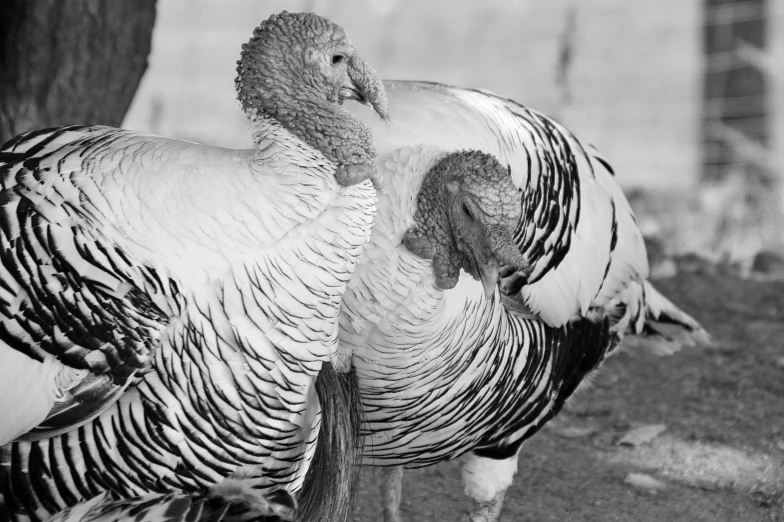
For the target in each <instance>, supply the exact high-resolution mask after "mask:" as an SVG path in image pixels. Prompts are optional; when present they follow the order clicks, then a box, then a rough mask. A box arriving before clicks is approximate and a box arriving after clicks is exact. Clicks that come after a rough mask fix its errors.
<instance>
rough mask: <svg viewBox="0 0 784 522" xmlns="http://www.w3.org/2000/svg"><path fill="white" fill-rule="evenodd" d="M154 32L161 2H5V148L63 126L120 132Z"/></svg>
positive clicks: (1, 81) (0, 109)
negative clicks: (117, 129)
mask: <svg viewBox="0 0 784 522" xmlns="http://www.w3.org/2000/svg"><path fill="white" fill-rule="evenodd" d="M154 25H155V0H2V2H0V143H4V142H5V141H6V140H8V139H10V138H12V137H14V136H16V135H17V134H20V133H22V132H26V131H30V130H34V129H41V128H46V127H54V126H58V125H70V124H88V125H89V124H102V125H111V126H115V127H116V126H119V125H121V124H122V120H123V117H124V116H125V113H126V112H127V111H128V107H130V105H131V100H132V99H133V95H134V94H135V93H136V89H137V88H138V87H139V82H140V81H141V78H142V75H143V74H144V71H145V70H146V69H147V56H148V55H149V53H150V46H151V41H152V29H153V26H154Z"/></svg>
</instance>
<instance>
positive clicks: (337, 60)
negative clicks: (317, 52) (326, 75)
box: [332, 54, 345, 65]
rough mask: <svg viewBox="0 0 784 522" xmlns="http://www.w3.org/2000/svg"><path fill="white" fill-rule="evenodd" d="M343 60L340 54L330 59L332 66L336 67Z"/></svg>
mask: <svg viewBox="0 0 784 522" xmlns="http://www.w3.org/2000/svg"><path fill="white" fill-rule="evenodd" d="M344 58H345V56H343V55H342V54H336V55H335V56H333V57H332V65H337V64H339V63H341V62H342V61H343V59H344Z"/></svg>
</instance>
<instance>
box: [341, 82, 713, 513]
mask: <svg viewBox="0 0 784 522" xmlns="http://www.w3.org/2000/svg"><path fill="white" fill-rule="evenodd" d="M385 85H386V89H387V95H388V99H389V104H390V112H391V113H392V114H394V122H393V123H392V124H391V125H381V124H378V123H377V122H376V121H375V120H373V119H371V118H368V117H367V116H366V115H364V114H361V113H360V111H356V114H357V115H358V116H359V117H360V118H362V119H363V121H365V123H366V124H367V125H368V126H369V127H370V128H372V129H373V131H374V134H375V139H376V149H377V151H378V160H377V165H378V167H379V170H380V173H381V175H382V176H383V179H384V187H383V188H382V189H380V190H379V191H378V195H379V202H378V213H377V215H376V218H375V221H374V225H373V232H372V235H371V239H370V243H369V244H368V246H367V247H366V249H365V252H364V254H363V256H362V259H361V261H360V266H359V268H358V269H357V271H356V272H355V274H354V276H353V277H352V279H351V282H350V283H349V285H348V289H347V291H346V294H345V295H344V303H343V314H342V316H341V323H340V324H341V333H340V337H341V350H343V351H344V352H345V353H353V354H354V358H353V362H354V366H355V368H356V372H357V375H358V379H359V386H360V393H361V396H362V403H363V412H364V414H365V420H366V437H365V453H364V462H365V463H366V464H370V465H376V466H387V467H389V466H392V468H391V469H390V471H388V472H387V475H386V478H385V480H384V488H385V491H384V495H383V496H384V499H385V506H384V516H385V520H386V521H387V522H397V521H399V520H400V515H399V511H398V507H399V501H400V496H399V495H400V480H401V477H402V474H401V473H400V471H399V468H397V467H396V466H405V467H419V466H427V465H431V464H434V463H436V462H439V461H442V460H446V459H452V458H456V457H458V456H460V455H463V454H465V453H467V452H472V455H471V457H470V458H469V459H468V461H467V463H466V465H465V466H464V472H463V474H464V482H465V485H466V492H467V493H468V494H469V496H471V497H472V498H473V500H474V501H475V505H474V508H473V509H472V512H471V514H470V519H471V520H487V521H492V520H496V519H497V517H498V514H499V513H500V509H501V506H502V502H503V495H504V492H505V490H506V488H507V487H508V486H509V485H510V484H511V481H512V477H513V475H514V473H515V471H516V467H517V465H516V458H517V452H518V451H519V448H520V446H521V444H522V443H523V441H524V440H525V439H527V438H528V437H530V436H532V435H533V434H534V433H535V432H536V431H538V430H539V429H540V428H541V427H542V426H543V425H544V424H545V423H546V422H547V421H548V420H549V419H550V418H552V417H553V416H554V415H555V414H557V413H558V411H559V410H560V409H561V408H562V406H563V404H564V403H565V401H566V399H567V398H568V397H569V396H571V395H572V394H573V393H574V392H575V390H576V389H577V388H578V387H579V385H580V383H581V382H583V380H584V379H585V378H586V377H587V376H588V375H590V373H591V372H593V371H594V370H595V369H596V368H597V367H598V366H599V365H600V364H601V362H602V361H603V360H604V358H605V357H606V356H607V354H608V353H610V352H611V351H612V350H613V349H615V347H616V346H617V345H618V343H619V342H620V341H621V340H622V338H623V336H624V335H625V334H645V335H649V334H651V335H653V336H654V337H656V338H657V342H659V343H660V344H664V345H667V346H670V347H673V345H677V344H679V343H693V342H695V341H697V340H703V339H705V338H706V337H707V336H706V334H705V332H704V331H703V330H702V329H701V328H700V326H699V325H698V324H697V323H696V322H695V321H694V320H693V319H692V318H690V317H689V316H688V315H686V314H685V313H683V312H682V311H680V310H679V309H678V308H677V307H676V306H675V305H673V304H672V303H671V302H669V301H668V300H667V299H666V298H664V297H663V296H662V295H661V294H659V293H658V292H657V291H656V290H655V289H654V288H653V287H652V286H651V285H650V283H648V282H647V281H645V278H646V277H647V275H648V264H647V260H646V253H645V246H644V243H643V240H642V236H641V234H640V231H639V229H638V227H637V223H636V220H635V218H634V216H633V214H632V212H631V209H630V208H629V205H628V203H627V201H626V199H625V197H624V196H623V193H622V191H621V189H620V187H619V186H618V184H617V183H616V180H615V178H614V175H613V173H612V171H611V169H610V167H609V164H608V163H607V162H606V160H604V159H603V158H602V157H601V156H600V155H599V154H598V153H597V152H596V151H595V150H594V149H592V148H590V147H587V146H584V145H582V144H581V143H580V142H579V141H578V140H577V138H575V137H574V136H573V135H572V134H571V133H570V132H569V131H568V130H566V129H565V128H564V127H562V126H561V125H559V124H558V123H557V122H555V121H554V120H552V119H550V118H548V117H546V116H544V115H542V114H540V113H537V112H535V111H531V110H529V109H526V108H524V107H522V106H520V105H519V104H517V103H515V102H513V101H511V100H507V99H504V98H501V97H499V96H496V95H494V94H492V93H489V92H484V91H474V90H467V89H460V88H455V87H449V86H444V85H439V84H433V83H425V82H404V81H388V82H385ZM659 322H664V323H672V324H673V325H675V326H676V327H677V330H679V331H680V332H679V336H678V337H677V338H666V339H664V338H661V337H660V336H657V335H656V333H657V332H656V327H657V323H659ZM673 348H674V347H673Z"/></svg>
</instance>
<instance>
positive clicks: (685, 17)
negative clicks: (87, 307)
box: [124, 0, 784, 271]
mask: <svg viewBox="0 0 784 522" xmlns="http://www.w3.org/2000/svg"><path fill="white" fill-rule="evenodd" d="M283 9H287V10H290V11H315V12H318V13H320V14H322V15H325V16H327V17H329V18H331V19H332V20H334V21H336V22H337V23H338V24H340V25H342V26H343V27H344V29H345V30H346V31H347V33H348V34H349V35H350V37H351V38H352V41H353V42H354V44H355V46H356V47H357V49H359V50H360V52H361V54H362V55H363V57H365V58H366V59H367V60H368V61H369V62H370V63H371V64H373V66H374V67H375V68H376V70H377V71H378V72H379V73H380V74H381V76H382V77H383V78H389V79H419V80H431V81H439V82H445V83H450V84H455V85H460V86H466V87H482V88H486V89H490V90H493V91H495V92H497V93H500V94H502V95H505V96H508V97H511V98H513V99H515V100H517V101H518V102H521V103H523V104H525V105H527V106H529V107H532V108H535V109H538V110H541V111H543V112H545V113H548V114H550V115H552V116H555V117H556V118H558V119H559V120H560V121H561V122H562V123H564V124H566V125H567V126H568V127H569V128H571V129H572V130H573V131H574V132H575V133H576V134H577V136H578V137H579V138H580V139H581V140H583V141H587V142H589V143H593V144H594V145H596V146H597V147H598V148H599V149H600V150H601V151H603V152H604V153H605V154H606V155H607V156H608V158H609V159H610V160H611V161H612V163H613V165H614V166H615V168H616V172H617V175H618V178H619V181H620V182H621V183H622V185H623V186H624V188H625V189H626V190H627V194H629V196H630V198H631V199H632V201H633V204H634V206H635V207H636V210H637V214H638V217H639V218H640V219H641V221H642V224H643V227H644V229H645V232H646V234H647V235H648V236H649V237H650V238H651V239H652V240H653V241H654V242H658V243H659V244H658V245H655V246H653V250H656V249H657V248H658V249H660V250H661V251H662V253H663V255H666V256H670V255H676V254H683V253H686V252H697V253H699V254H700V255H702V256H704V257H707V258H710V259H711V260H713V261H719V262H722V263H725V264H726V263H729V264H734V265H735V266H737V267H739V268H740V269H741V270H745V271H748V270H750V269H751V266H752V264H753V263H754V257H755V255H756V254H757V253H758V252H759V251H760V250H769V251H772V252H780V251H781V245H782V238H783V236H782V231H781V228H782V227H781V225H782V223H784V221H782V218H781V216H782V215H781V203H782V198H783V197H784V189H783V188H782V183H781V178H782V176H784V169H782V165H784V0H658V1H657V2H651V1H648V0H626V1H623V2H619V1H613V0H579V1H577V0H550V1H547V2H537V1H533V0H518V1H509V0H484V1H482V2H449V1H446V0H289V1H282V0H269V1H264V2H260V1H258V0H222V1H217V0H158V2H157V20H156V25H155V29H154V31H153V41H152V53H151V55H150V58H149V62H150V65H149V69H148V70H147V73H146V74H145V76H144V77H143V79H142V83H141V86H140V88H139V90H138V92H137V94H136V97H135V98H134V101H133V104H132V106H131V109H130V111H129V113H128V115H127V117H126V119H125V123H124V125H125V126H126V127H130V128H137V129H144V130H149V131H152V132H155V133H159V134H163V135H170V136H178V137H183V138H187V139H192V140H196V141H203V142H207V143H213V144H219V145H225V146H232V147H237V146H242V145H248V144H249V142H248V137H247V134H246V132H245V122H244V119H243V116H242V113H241V112H240V110H239V105H238V102H237V101H236V99H235V95H234V77H235V62H236V60H237V58H238V56H239V50H240V46H241V45H242V43H244V42H245V41H247V40H248V38H249V36H250V35H251V33H252V31H253V28H254V27H255V26H256V25H257V24H258V23H259V22H260V21H261V20H263V19H265V18H266V17H267V16H268V15H270V14H271V13H275V12H279V11H281V10H283ZM393 116H394V115H393ZM653 254H654V255H655V254H656V253H655V252H654V253H653Z"/></svg>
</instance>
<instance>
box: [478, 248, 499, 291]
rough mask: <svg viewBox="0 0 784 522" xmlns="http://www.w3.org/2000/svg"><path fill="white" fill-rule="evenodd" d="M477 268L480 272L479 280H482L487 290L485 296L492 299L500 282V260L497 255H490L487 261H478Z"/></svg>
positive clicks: (483, 286)
mask: <svg viewBox="0 0 784 522" xmlns="http://www.w3.org/2000/svg"><path fill="white" fill-rule="evenodd" d="M476 270H477V272H479V280H480V281H482V288H484V290H485V297H486V298H487V299H488V300H490V299H492V298H493V295H495V288H496V286H497V283H498V271H499V265H498V260H497V259H496V258H495V256H492V255H491V256H490V259H489V260H488V261H487V262H486V263H477V264H476Z"/></svg>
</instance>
